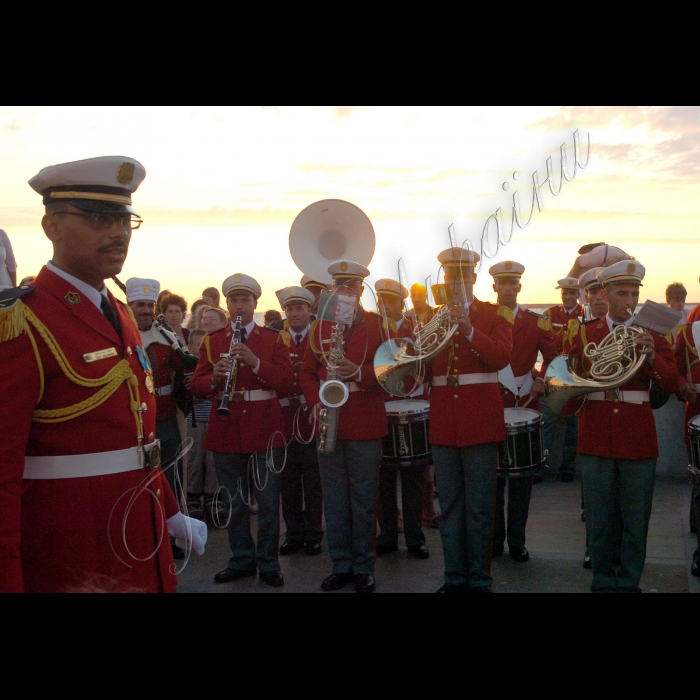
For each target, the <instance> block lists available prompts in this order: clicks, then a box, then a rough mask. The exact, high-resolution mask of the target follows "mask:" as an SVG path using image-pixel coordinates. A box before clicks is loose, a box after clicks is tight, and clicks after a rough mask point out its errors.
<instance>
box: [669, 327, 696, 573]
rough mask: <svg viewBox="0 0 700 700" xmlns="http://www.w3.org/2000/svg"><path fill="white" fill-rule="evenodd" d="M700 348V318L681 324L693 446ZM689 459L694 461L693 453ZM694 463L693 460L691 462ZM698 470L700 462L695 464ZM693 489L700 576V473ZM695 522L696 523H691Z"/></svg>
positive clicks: (679, 347)
mask: <svg viewBox="0 0 700 700" xmlns="http://www.w3.org/2000/svg"><path fill="white" fill-rule="evenodd" d="M699 347H700V321H695V322H694V323H689V324H688V325H685V326H680V332H679V333H678V338H677V340H676V350H675V355H676V366H677V368H678V371H679V373H680V375H681V376H682V377H685V378H686V382H685V384H683V387H682V388H681V392H680V393H681V396H682V397H683V398H684V399H685V401H686V405H685V423H684V425H685V426H686V429H685V430H684V431H683V432H684V435H683V437H684V438H685V444H686V445H689V443H690V440H689V436H688V421H690V419H691V418H695V416H697V415H699V414H700V359H698V348H699ZM688 461H689V462H691V458H690V455H689V458H688ZM691 463H692V462H691ZM693 466H695V468H696V469H697V467H698V465H697V464H696V465H693ZM692 479H693V491H692V493H691V496H690V511H691V521H692V519H693V518H694V520H695V524H696V528H695V534H696V537H697V541H698V546H697V547H696V549H695V552H693V563H692V565H691V567H690V573H691V574H692V575H693V576H700V532H699V531H698V528H697V523H698V522H700V474H698V473H694V474H693V477H692ZM691 525H692V522H691Z"/></svg>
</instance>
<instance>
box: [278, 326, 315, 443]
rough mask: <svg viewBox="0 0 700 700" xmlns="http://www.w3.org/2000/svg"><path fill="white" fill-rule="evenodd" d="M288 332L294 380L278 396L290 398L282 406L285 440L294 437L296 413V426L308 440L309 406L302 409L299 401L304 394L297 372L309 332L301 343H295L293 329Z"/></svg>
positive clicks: (306, 345)
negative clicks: (288, 403)
mask: <svg viewBox="0 0 700 700" xmlns="http://www.w3.org/2000/svg"><path fill="white" fill-rule="evenodd" d="M285 323H286V321H285ZM288 332H289V336H290V338H291V342H290V343H289V358H290V359H291V361H292V367H293V369H294V382H293V383H292V388H291V389H290V390H289V391H288V392H287V393H286V395H282V394H280V398H286V399H289V400H290V405H289V406H282V415H283V416H284V425H285V435H286V438H287V442H290V441H291V440H292V439H293V438H294V419H295V416H296V415H297V413H299V417H298V418H297V426H298V430H299V431H300V433H301V437H302V439H304V440H308V439H309V438H310V437H311V426H310V425H309V420H308V417H309V411H310V410H311V407H310V406H308V408H307V409H306V410H304V408H303V406H302V405H301V404H300V403H299V397H303V396H304V394H303V393H302V390H301V383H300V380H299V374H300V373H301V366H302V362H303V360H304V355H305V354H306V349H307V348H308V347H309V333H307V334H306V335H305V336H304V337H303V339H302V341H301V343H300V344H299V345H297V344H296V343H295V342H294V336H295V333H294V331H292V330H290V331H288Z"/></svg>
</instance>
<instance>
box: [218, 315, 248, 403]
mask: <svg viewBox="0 0 700 700" xmlns="http://www.w3.org/2000/svg"><path fill="white" fill-rule="evenodd" d="M242 321H243V318H242V317H241V316H236V325H235V326H234V328H233V337H232V338H231V345H229V348H228V352H227V353H226V354H225V355H222V356H221V357H227V358H229V359H230V360H231V368H230V369H229V371H228V372H226V383H225V384H224V396H223V398H222V399H221V406H219V408H217V409H216V412H217V413H218V414H219V415H220V416H230V415H231V409H230V408H229V407H228V404H229V401H230V400H231V389H232V388H233V382H234V380H235V377H236V371H237V370H238V360H236V359H235V358H234V357H231V355H232V353H233V346H234V345H237V344H238V343H240V342H241V323H242Z"/></svg>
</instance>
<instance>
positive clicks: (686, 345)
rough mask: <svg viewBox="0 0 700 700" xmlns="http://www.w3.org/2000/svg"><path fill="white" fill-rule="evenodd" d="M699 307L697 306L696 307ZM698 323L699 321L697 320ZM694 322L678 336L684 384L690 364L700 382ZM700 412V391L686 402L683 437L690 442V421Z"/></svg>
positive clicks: (694, 378) (679, 366)
mask: <svg viewBox="0 0 700 700" xmlns="http://www.w3.org/2000/svg"><path fill="white" fill-rule="evenodd" d="M696 308H697V307H696ZM696 323H697V321H696ZM692 328H693V324H692V323H689V324H687V325H685V326H681V329H680V332H679V333H678V338H677V339H676V348H675V357H676V367H677V369H678V372H679V373H680V375H681V378H682V379H683V384H685V383H686V382H687V381H688V366H689V365H690V378H691V380H692V382H693V384H700V359H698V349H697V347H696V346H695V339H694V338H693V330H692ZM699 413H700V393H699V394H698V397H697V398H696V399H695V401H693V402H692V403H691V402H690V401H686V404H685V424H684V425H685V428H686V429H685V430H684V431H683V437H684V439H685V443H686V445H687V444H688V430H687V428H688V421H689V420H690V419H691V418H694V417H695V416H697V415H698V414H699Z"/></svg>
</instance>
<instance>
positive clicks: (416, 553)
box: [408, 544, 430, 559]
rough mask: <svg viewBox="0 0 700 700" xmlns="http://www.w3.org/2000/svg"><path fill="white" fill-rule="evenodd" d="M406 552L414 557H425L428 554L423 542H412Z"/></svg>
mask: <svg viewBox="0 0 700 700" xmlns="http://www.w3.org/2000/svg"><path fill="white" fill-rule="evenodd" d="M408 553H409V554H410V555H411V556H413V557H415V558H416V559H427V558H428V557H429V556H430V552H429V551H428V548H427V547H426V546H425V545H424V544H414V545H413V546H411V547H409V548H408Z"/></svg>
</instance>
